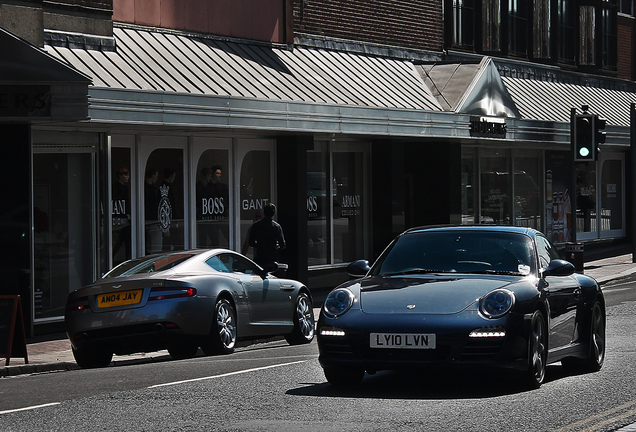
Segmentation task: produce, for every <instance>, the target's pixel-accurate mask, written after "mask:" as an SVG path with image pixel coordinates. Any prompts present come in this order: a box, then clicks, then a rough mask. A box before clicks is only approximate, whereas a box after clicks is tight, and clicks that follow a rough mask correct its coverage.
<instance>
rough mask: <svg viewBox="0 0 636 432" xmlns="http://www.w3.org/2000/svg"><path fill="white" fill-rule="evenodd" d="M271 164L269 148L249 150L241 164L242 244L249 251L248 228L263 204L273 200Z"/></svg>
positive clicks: (261, 209)
mask: <svg viewBox="0 0 636 432" xmlns="http://www.w3.org/2000/svg"><path fill="white" fill-rule="evenodd" d="M270 166H271V165H270V152H269V151H267V150H252V151H250V152H248V153H247V154H246V155H245V157H244V158H243V162H242V164H241V174H240V182H241V197H240V199H241V244H242V245H243V249H244V250H245V251H246V252H248V253H249V247H248V246H247V245H245V241H246V240H247V233H248V230H249V228H250V227H251V226H252V224H253V223H254V221H255V220H256V219H257V217H258V216H259V214H260V212H262V211H263V206H264V205H265V204H267V203H268V202H270V200H271V198H270V197H271V195H270V194H271V170H270ZM284 230H285V227H283V231H284ZM252 252H253V251H252Z"/></svg>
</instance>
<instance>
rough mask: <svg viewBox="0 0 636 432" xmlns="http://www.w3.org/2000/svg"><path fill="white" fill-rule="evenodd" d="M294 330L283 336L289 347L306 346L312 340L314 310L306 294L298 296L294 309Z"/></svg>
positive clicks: (314, 326)
mask: <svg viewBox="0 0 636 432" xmlns="http://www.w3.org/2000/svg"><path fill="white" fill-rule="evenodd" d="M293 320H294V330H293V331H292V332H291V333H290V334H288V335H285V340H287V343H288V344H290V345H301V344H307V343H309V342H311V341H312V340H313V339H314V334H315V329H316V324H315V322H314V308H313V306H312V303H311V300H310V299H309V296H308V295H307V294H306V293H300V294H298V298H296V307H295V308H294V317H293Z"/></svg>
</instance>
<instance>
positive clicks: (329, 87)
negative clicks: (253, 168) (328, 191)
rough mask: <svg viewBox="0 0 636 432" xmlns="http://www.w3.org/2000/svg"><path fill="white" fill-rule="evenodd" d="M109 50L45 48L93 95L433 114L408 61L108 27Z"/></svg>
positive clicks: (426, 91) (431, 102)
mask: <svg viewBox="0 0 636 432" xmlns="http://www.w3.org/2000/svg"><path fill="white" fill-rule="evenodd" d="M113 31H114V37H115V41H116V47H117V48H116V50H114V51H102V50H88V49H85V48H82V47H72V48H69V47H61V46H51V45H47V46H46V47H45V49H46V51H47V52H49V53H50V54H51V55H53V56H55V57H57V58H58V59H60V60H62V61H64V62H66V63H68V64H69V65H71V66H73V67H74V68H76V69H77V70H79V71H81V72H83V73H84V74H86V75H88V76H90V77H91V78H92V80H93V85H94V86H95V87H98V88H108V89H126V90H147V91H160V92H170V93H178V94H194V95H214V96H226V97H239V98H250V99H261V100H262V99H265V100H272V101H299V102H310V103H316V104H336V105H350V106H363V107H381V108H402V109H414V110H426V111H441V110H442V109H441V107H440V105H439V103H438V102H437V101H436V100H435V98H434V97H433V96H432V94H431V92H430V91H429V89H428V87H427V86H426V85H425V84H424V82H423V81H422V79H421V78H420V76H419V75H418V73H417V71H416V70H415V67H414V65H413V64H412V62H409V61H405V60H394V59H386V58H379V57H373V56H366V55H361V54H351V53H345V52H335V51H328V50H321V49H312V48H298V47H295V48H293V49H287V48H286V47H273V46H268V45H255V44H241V43H237V42H233V41H224V40H219V39H211V38H205V37H204V36H201V35H186V34H182V33H176V32H163V31H161V32H160V31H151V30H147V29H140V28H127V27H116V28H114V30H113Z"/></svg>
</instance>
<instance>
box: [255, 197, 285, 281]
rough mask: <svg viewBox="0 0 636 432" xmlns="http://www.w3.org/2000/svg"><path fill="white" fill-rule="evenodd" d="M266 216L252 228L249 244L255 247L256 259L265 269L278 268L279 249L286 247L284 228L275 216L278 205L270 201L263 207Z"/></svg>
mask: <svg viewBox="0 0 636 432" xmlns="http://www.w3.org/2000/svg"><path fill="white" fill-rule="evenodd" d="M263 214H264V215H265V217H264V218H263V219H261V220H259V221H258V222H256V223H255V224H254V225H252V228H251V229H250V235H249V239H248V242H249V245H250V246H252V247H253V248H254V261H256V263H257V264H258V265H260V266H261V267H263V268H264V269H265V270H270V269H274V270H276V269H277V268H278V266H277V264H276V263H278V259H279V258H278V251H279V250H282V249H285V246H286V243H285V236H284V235H283V228H282V227H281V226H280V225H279V224H278V222H276V221H275V220H274V219H273V217H274V215H275V214H276V206H275V205H274V204H272V203H268V204H266V205H265V206H264V208H263Z"/></svg>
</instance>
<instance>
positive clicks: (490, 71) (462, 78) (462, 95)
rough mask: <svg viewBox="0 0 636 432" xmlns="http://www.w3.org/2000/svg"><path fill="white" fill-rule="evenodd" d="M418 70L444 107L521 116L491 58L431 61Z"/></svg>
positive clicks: (471, 111)
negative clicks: (443, 61) (458, 61)
mask: <svg viewBox="0 0 636 432" xmlns="http://www.w3.org/2000/svg"><path fill="white" fill-rule="evenodd" d="M417 69H418V71H419V72H420V74H421V75H422V78H423V79H424V80H425V82H426V84H427V85H428V86H429V87H430V88H431V89H432V91H433V95H434V96H435V97H436V98H437V100H438V101H439V102H440V104H441V106H442V107H443V108H444V109H446V110H449V111H454V112H457V113H462V114H473V115H480V116H491V117H512V118H519V117H521V115H520V113H519V110H518V109H517V106H516V104H515V102H514V101H513V100H512V98H511V97H510V94H509V93H508V90H507V89H506V87H505V86H504V84H503V82H502V80H501V76H500V75H499V72H498V71H497V68H496V66H495V65H494V63H493V62H492V59H491V58H490V57H484V58H483V59H482V60H481V62H479V63H470V62H467V63H430V64H421V65H417Z"/></svg>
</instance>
